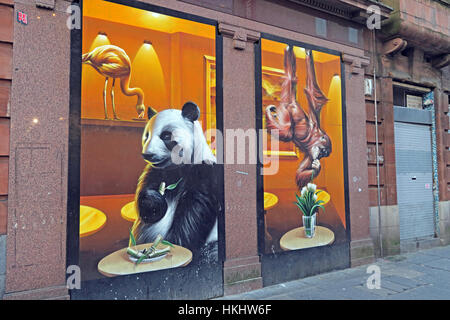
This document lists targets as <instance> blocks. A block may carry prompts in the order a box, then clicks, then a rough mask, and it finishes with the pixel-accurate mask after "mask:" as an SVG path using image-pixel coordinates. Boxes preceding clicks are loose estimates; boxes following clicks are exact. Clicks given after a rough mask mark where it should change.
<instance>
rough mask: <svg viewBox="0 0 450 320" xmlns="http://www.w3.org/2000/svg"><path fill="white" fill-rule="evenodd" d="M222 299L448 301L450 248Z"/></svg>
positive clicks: (432, 250)
mask: <svg viewBox="0 0 450 320" xmlns="http://www.w3.org/2000/svg"><path fill="white" fill-rule="evenodd" d="M370 266H378V267H379V269H378V270H379V271H380V273H379V274H380V277H379V280H380V281H379V288H373V289H369V287H373V286H376V281H374V280H376V279H374V278H375V276H374V273H373V271H371V270H368V267H370ZM372 268H373V267H372ZM374 269H377V268H376V267H375V268H374ZM368 271H371V272H370V273H368ZM371 276H372V278H371V279H370V280H369V287H368V285H367V283H368V279H369V277H371ZM221 299H236V300H323V299H326V300H419V299H420V300H448V299H450V246H446V247H437V248H433V249H428V250H421V251H418V252H414V253H408V254H402V255H399V256H395V257H390V258H385V259H379V260H377V261H376V262H375V263H374V264H372V265H365V266H361V267H356V268H352V269H346V270H342V271H335V272H331V273H326V274H321V275H317V276H314V277H310V278H305V279H301V280H296V281H291V282H286V283H282V284H278V285H275V286H270V287H265V288H263V289H259V290H256V291H251V292H248V293H243V294H239V295H233V296H227V297H223V298H221Z"/></svg>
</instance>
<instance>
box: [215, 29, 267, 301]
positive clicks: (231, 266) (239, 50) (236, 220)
mask: <svg viewBox="0 0 450 320" xmlns="http://www.w3.org/2000/svg"><path fill="white" fill-rule="evenodd" d="M219 32H220V33H221V34H222V35H223V74H224V76H223V97H224V99H223V126H224V137H225V139H224V142H225V150H227V146H228V147H229V144H230V143H232V142H231V139H232V137H231V135H229V133H230V132H232V130H236V129H242V130H243V131H247V130H249V129H250V131H248V132H254V128H255V123H256V121H255V52H254V42H255V41H258V39H259V33H257V32H253V31H249V30H245V29H243V28H238V27H235V26H231V25H227V24H223V23H221V24H220V25H219ZM227 134H228V139H227ZM234 146H235V147H234V148H233V149H234V161H233V160H232V158H233V155H232V154H231V153H230V152H229V151H230V150H228V152H227V151H226V152H225V156H224V158H225V170H224V174H225V176H224V181H225V248H226V249H225V250H226V251H225V257H226V260H225V263H224V294H225V295H230V294H235V293H239V292H244V291H250V290H254V289H258V288H261V287H262V278H261V264H260V261H259V256H258V230H257V220H256V212H257V209H256V194H257V192H256V181H257V179H256V164H255V163H253V164H249V157H248V155H250V154H255V155H256V144H253V143H250V141H249V140H248V139H247V140H246V142H245V145H243V144H240V143H239V142H238V141H237V140H236V141H235V142H234ZM241 152H245V155H246V161H245V164H237V162H238V161H237V158H238V157H237V154H238V153H241Z"/></svg>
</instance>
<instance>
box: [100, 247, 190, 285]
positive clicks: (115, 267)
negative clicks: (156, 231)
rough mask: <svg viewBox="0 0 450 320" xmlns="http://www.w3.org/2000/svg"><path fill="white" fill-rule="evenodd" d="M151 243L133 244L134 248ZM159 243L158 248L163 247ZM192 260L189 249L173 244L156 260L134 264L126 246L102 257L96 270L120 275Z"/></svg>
mask: <svg viewBox="0 0 450 320" xmlns="http://www.w3.org/2000/svg"><path fill="white" fill-rule="evenodd" d="M151 245H152V244H151V243H147V244H141V245H138V246H135V247H134V248H135V249H136V250H142V249H145V248H149V247H150V246H151ZM164 247H165V246H164V245H161V244H160V245H159V246H158V248H159V249H161V248H164ZM191 261H192V252H191V251H190V250H189V249H186V248H184V247H180V246H177V245H175V247H174V248H171V249H170V253H169V254H168V255H167V256H165V257H164V258H162V259H161V260H158V261H153V262H146V263H140V264H138V265H136V264H135V263H134V262H132V261H131V260H130V259H129V258H128V254H127V248H124V249H121V250H118V251H116V252H113V253H111V254H110V255H108V256H106V257H104V258H103V259H102V260H101V261H100V262H99V263H98V266H97V268H98V271H99V272H100V273H101V274H103V275H104V276H107V277H115V276H122V275H127V274H134V273H141V272H150V271H157V270H163V269H171V268H177V267H184V266H187V265H188V264H189V263H190V262H191Z"/></svg>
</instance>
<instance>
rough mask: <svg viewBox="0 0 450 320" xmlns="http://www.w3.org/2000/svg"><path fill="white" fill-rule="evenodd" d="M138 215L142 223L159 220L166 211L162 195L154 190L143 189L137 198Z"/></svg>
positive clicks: (165, 203)
mask: <svg viewBox="0 0 450 320" xmlns="http://www.w3.org/2000/svg"><path fill="white" fill-rule="evenodd" d="M138 205H139V215H140V217H141V219H142V221H144V223H156V222H158V221H159V220H161V219H162V218H163V217H164V215H165V213H166V211H167V202H166V199H165V198H164V196H162V195H161V193H159V192H158V191H156V190H151V189H149V190H145V191H144V192H141V194H140V195H139V198H138Z"/></svg>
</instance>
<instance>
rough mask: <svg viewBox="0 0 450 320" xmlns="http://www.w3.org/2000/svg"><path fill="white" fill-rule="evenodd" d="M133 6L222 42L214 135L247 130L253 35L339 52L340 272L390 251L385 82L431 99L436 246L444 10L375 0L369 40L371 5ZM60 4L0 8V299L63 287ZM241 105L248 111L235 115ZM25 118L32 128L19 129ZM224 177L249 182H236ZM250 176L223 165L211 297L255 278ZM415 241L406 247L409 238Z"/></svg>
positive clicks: (445, 141) (66, 120)
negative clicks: (377, 27)
mask: <svg viewBox="0 0 450 320" xmlns="http://www.w3.org/2000/svg"><path fill="white" fill-rule="evenodd" d="M74 2H75V3H78V2H79V1H74ZM141 2H143V3H151V4H153V5H156V6H161V7H164V8H168V9H172V10H176V11H179V12H183V13H187V14H194V15H197V16H201V17H205V18H208V19H212V20H215V21H217V22H218V30H219V33H220V34H221V35H222V36H223V108H224V110H226V112H224V114H223V127H224V129H226V128H242V129H244V130H247V129H249V128H255V117H256V114H255V107H254V105H255V86H256V79H255V46H254V44H255V43H257V42H258V41H259V40H260V37H261V34H263V33H267V34H273V35H277V36H279V37H282V38H286V39H291V40H293V41H298V42H301V43H307V44H311V45H314V46H318V47H321V48H326V49H330V50H336V51H339V52H341V54H342V62H343V64H344V73H343V74H342V77H345V83H346V86H345V88H346V89H345V104H346V115H347V118H346V122H347V127H346V128H347V132H346V135H347V168H348V170H347V180H348V203H347V208H348V213H347V214H349V221H350V230H351V236H350V241H349V256H350V261H349V266H356V265H361V264H367V263H370V262H372V261H374V258H375V257H376V256H378V255H379V254H380V251H379V248H380V245H379V242H378V240H379V239H380V237H379V235H380V233H381V234H382V238H383V239H384V241H386V242H385V243H384V242H383V251H382V252H381V255H390V254H395V253H399V252H400V249H401V243H400V236H399V231H398V230H399V222H398V220H399V219H398V215H399V212H398V211H399V209H398V204H397V191H396V188H397V183H396V162H395V143H394V111H393V105H394V87H395V83H403V84H407V85H410V86H418V87H425V88H430V90H432V91H434V93H435V110H436V128H437V130H436V137H437V157H438V164H439V167H438V173H439V204H438V205H439V217H440V219H439V226H440V228H439V229H440V233H439V234H436V235H435V237H434V240H435V241H434V242H433V244H448V243H449V241H450V231H449V230H450V229H449V226H450V213H449V212H450V205H449V203H450V202H449V201H450V189H449V188H450V187H449V186H450V170H449V168H450V156H449V155H450V151H449V147H450V139H449V137H448V136H449V134H448V130H449V119H448V104H449V94H450V72H449V70H450V69H449V66H448V61H449V58H448V55H449V52H450V37H449V30H450V25H449V20H448V16H449V12H450V7H449V4H448V2H447V1H405V0H394V1H382V3H381V4H380V8H381V19H382V20H383V28H384V29H383V31H382V32H381V31H377V32H376V36H375V39H376V41H375V45H374V42H373V34H372V31H369V30H367V28H366V25H365V21H366V16H367V14H366V9H367V7H368V6H369V5H371V4H373V1H365V0H354V1H338V0H336V1H319V0H318V1H263V0H254V1H237V0H235V1H231V0H230V1H200V0H199V1H195V0H189V1H187V0H186V1H176V0H170V1H163V0H143V1H141ZM324 3H327V4H326V5H324ZM70 4H71V1H63V0H46V1H38V0H36V1H34V0H21V1H13V0H3V1H2V0H0V20H1V21H2V24H1V26H0V244H1V245H2V246H3V247H1V246H0V298H1V297H3V299H45V298H52V299H54V298H63V299H65V298H69V297H70V296H69V292H68V290H67V288H66V267H67V263H66V257H67V255H68V254H70V253H68V250H70V244H69V246H67V223H66V221H67V216H68V212H67V207H68V203H67V198H68V194H70V186H69V182H68V176H69V170H70V168H69V158H70V156H71V155H70V154H69V145H68V142H69V126H70V122H71V121H74V120H73V119H70V117H69V114H70V112H69V105H70V92H71V91H70V79H71V72H70V66H71V64H70V63H71V31H70V30H69V29H68V28H67V27H66V21H67V18H68V17H69V14H67V13H66V9H67V7H68V6H69V5H70ZM18 11H22V12H26V13H27V15H28V20H29V21H28V25H23V24H20V23H18V22H17V21H16V14H17V12H18ZM38 17H39V18H38ZM316 18H321V19H325V20H327V21H328V29H327V30H328V34H327V36H326V37H323V36H320V35H318V34H317V30H316V29H315V21H316V20H315V19H316ZM394 19H397V20H394ZM399 21H400V22H399ZM418 21H419V22H418ZM394 26H395V27H394ZM397 26H400V27H397ZM350 28H352V29H355V30H357V37H356V39H354V38H353V39H350V38H349V29H350ZM393 39H400V40H398V41H400V43H399V44H392V40H393ZM436 39H437V40H436ZM402 41H406V42H408V46H405V47H403V46H402V43H403V42H402ZM404 50H407V51H406V53H405V52H404ZM402 52H403V53H405V54H402ZM373 70H376V81H377V88H378V91H377V94H376V97H377V100H376V103H375V94H374V93H373V92H372V93H371V94H366V95H365V79H373V77H374V72H373ZM394 82H395V83H394ZM375 104H376V105H377V111H378V137H376V135H375V118H374V114H375ZM242 106H249V107H248V108H246V109H245V112H242ZM364 106H365V107H364ZM35 117H38V118H39V119H40V120H39V121H40V123H39V125H36V126H31V127H30V123H31V122H32V121H33V118H35ZM376 141H378V144H379V148H378V149H379V154H378V159H379V167H380V171H379V173H380V174H379V178H377V170H376V163H377V156H376V151H375V149H376V148H375V146H376ZM36 146H37V147H36ZM255 152H256V150H255ZM21 164H26V165H21ZM236 171H241V172H248V173H249V174H248V175H245V176H239V177H237V176H236V175H235V172H236ZM256 172H257V170H256V165H225V168H224V189H225V199H224V202H225V224H224V232H225V236H224V237H225V248H226V249H225V261H224V263H223V278H224V281H223V282H224V283H223V294H224V295H228V294H233V293H237V292H243V291H248V290H253V289H257V288H260V287H261V286H263V283H264V279H263V275H264V272H262V268H264V266H263V267H262V262H261V257H260V252H259V250H258V223H257V193H258V184H257V180H258V179H257V175H256ZM44 186H45V187H44ZM378 186H379V187H380V188H381V189H380V194H381V199H380V201H378ZM49 203H51V204H52V205H49ZM236 204H239V205H236ZM378 208H380V209H379V210H380V211H379V212H381V231H380V228H378V218H377V217H378ZM43 212H45V213H46V214H48V215H51V216H52V217H54V218H55V221H57V223H54V224H42V219H41V217H40V215H39V214H40V213H43ZM69 214H72V213H69ZM242 226H245V228H242ZM436 240H437V242H438V243H436ZM242 243H245V244H246V245H245V246H243V245H242ZM418 243H419V246H420V243H423V242H418ZM427 243H429V242H427ZM407 249H408V247H405V250H407ZM48 252H52V259H48V256H47V255H46V253H48ZM30 257H33V259H31V260H30Z"/></svg>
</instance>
